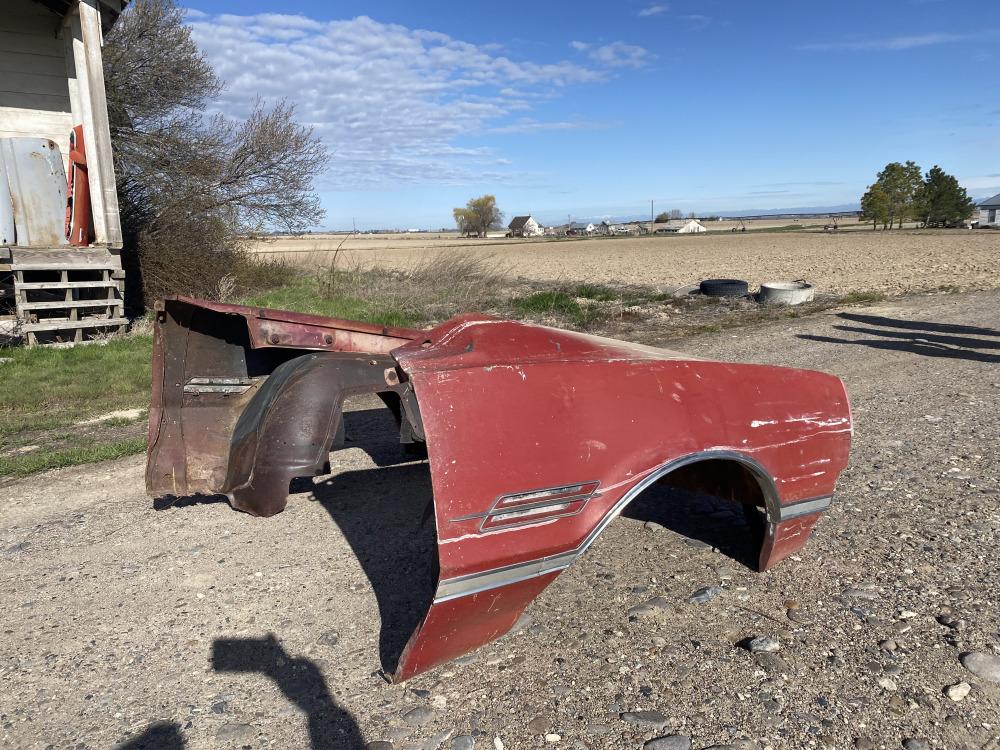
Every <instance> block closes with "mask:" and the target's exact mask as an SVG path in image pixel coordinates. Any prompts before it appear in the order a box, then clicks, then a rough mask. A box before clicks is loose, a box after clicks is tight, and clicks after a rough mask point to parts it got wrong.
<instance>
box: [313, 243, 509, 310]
mask: <svg viewBox="0 0 1000 750" xmlns="http://www.w3.org/2000/svg"><path fill="white" fill-rule="evenodd" d="M331 275H333V276H334V277H335V278H336V283H335V284H333V285H331V284H330V283H329V278H330V276H331ZM508 279H509V271H508V270H507V268H506V267H505V266H504V265H503V264H501V263H500V262H499V261H497V260H496V259H495V258H490V257H482V256H478V255H473V254H465V253H455V252H454V251H442V252H440V253H437V254H436V255H432V256H429V257H427V258H424V259H421V260H420V261H418V262H417V263H416V264H415V265H414V266H413V267H412V268H410V269H409V270H407V271H402V270H395V269H386V268H379V267H374V268H366V267H364V266H362V265H361V263H360V262H358V261H355V263H354V264H353V265H352V266H347V267H345V268H343V269H339V270H335V271H331V270H330V269H325V270H324V271H323V274H322V276H321V278H320V288H321V289H322V290H324V293H326V294H329V295H336V296H340V297H350V298H354V299H357V300H360V301H362V302H364V303H366V304H367V305H368V306H369V308H370V309H374V310H376V311H389V310H398V311H401V312H405V313H407V314H410V315H413V316H415V317H417V318H421V319H440V318H444V317H447V316H448V315H453V314H455V313H459V312H469V311H472V310H482V309H487V308H490V307H492V306H494V304H495V301H496V298H497V296H498V295H499V294H500V293H501V292H502V290H503V288H504V287H505V286H506V284H507V283H508Z"/></svg>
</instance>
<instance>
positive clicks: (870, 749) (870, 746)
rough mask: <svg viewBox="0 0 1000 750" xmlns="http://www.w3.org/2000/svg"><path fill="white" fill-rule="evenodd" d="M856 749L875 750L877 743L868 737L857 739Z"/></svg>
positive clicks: (855, 739) (855, 741) (855, 742)
mask: <svg viewBox="0 0 1000 750" xmlns="http://www.w3.org/2000/svg"><path fill="white" fill-rule="evenodd" d="M854 747H855V748H857V750H875V743H874V742H872V741H871V740H870V739H868V738H867V737H855V738H854Z"/></svg>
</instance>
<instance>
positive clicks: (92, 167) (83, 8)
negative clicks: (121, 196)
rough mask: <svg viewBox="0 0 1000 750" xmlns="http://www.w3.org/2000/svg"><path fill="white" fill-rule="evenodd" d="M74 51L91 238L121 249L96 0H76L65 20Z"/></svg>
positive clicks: (73, 92) (74, 91) (73, 93)
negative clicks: (88, 182) (85, 163)
mask: <svg viewBox="0 0 1000 750" xmlns="http://www.w3.org/2000/svg"><path fill="white" fill-rule="evenodd" d="M66 25H67V30H68V31H69V36H70V40H71V42H70V43H71V45H72V50H73V65H74V70H75V73H76V85H75V86H73V85H72V84H71V85H70V92H71V96H72V98H73V99H75V101H74V102H73V103H74V104H79V111H78V112H74V113H73V114H74V116H75V117H77V118H79V120H80V122H81V124H82V125H83V138H84V142H85V144H86V148H87V172H88V175H89V181H90V202H91V206H92V209H93V214H94V239H95V241H96V243H97V244H99V245H107V246H109V247H114V248H120V247H121V246H122V228H121V220H120V218H119V214H118V193H117V190H116V188H115V167H114V161H113V159H112V155H111V130H110V125H109V123H108V105H107V100H106V97H105V92H104V69H103V66H102V63H101V13H100V10H99V8H98V4H97V0H79V2H78V4H77V7H76V10H75V12H73V13H71V14H70V15H68V16H67V17H66Z"/></svg>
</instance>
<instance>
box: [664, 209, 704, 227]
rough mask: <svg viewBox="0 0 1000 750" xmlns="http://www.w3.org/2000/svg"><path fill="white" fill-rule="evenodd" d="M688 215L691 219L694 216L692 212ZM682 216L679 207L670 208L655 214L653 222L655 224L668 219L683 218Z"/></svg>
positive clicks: (682, 213)
mask: <svg viewBox="0 0 1000 750" xmlns="http://www.w3.org/2000/svg"><path fill="white" fill-rule="evenodd" d="M690 217H691V218H692V219H693V218H695V215H694V213H693V212H692V213H691V215H690ZM683 218H684V212H683V211H681V210H680V209H679V208H671V209H670V210H669V211H664V212H662V213H659V214H657V215H656V219H655V220H654V222H655V223H656V224H664V223H666V222H668V221H674V220H676V219H683Z"/></svg>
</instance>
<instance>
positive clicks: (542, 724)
mask: <svg viewBox="0 0 1000 750" xmlns="http://www.w3.org/2000/svg"><path fill="white" fill-rule="evenodd" d="M548 728H549V720H548V719H546V718H545V717H544V716H536V717H535V718H534V719H532V720H531V721H529V722H528V729H529V730H530V731H531V733H532V734H542V733H543V732H544V731H545V730H546V729H548Z"/></svg>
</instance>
